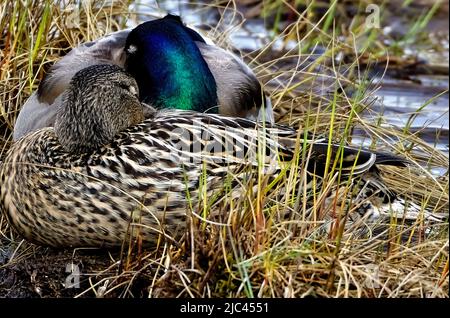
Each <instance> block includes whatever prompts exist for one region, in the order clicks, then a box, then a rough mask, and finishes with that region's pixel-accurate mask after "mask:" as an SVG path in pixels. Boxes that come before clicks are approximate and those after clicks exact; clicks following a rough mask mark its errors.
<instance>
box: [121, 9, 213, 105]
mask: <svg viewBox="0 0 450 318" xmlns="http://www.w3.org/2000/svg"><path fill="white" fill-rule="evenodd" d="M196 41H198V42H204V40H203V38H202V37H201V36H200V35H199V34H198V33H196V32H195V31H193V30H192V29H189V28H187V27H186V26H184V25H183V23H182V21H181V20H180V18H179V17H177V16H173V15H168V16H166V17H165V18H163V19H158V20H154V21H148V22H145V23H143V24H141V25H139V26H138V27H136V28H135V29H133V30H132V31H131V32H130V34H129V36H128V38H127V41H126V45H125V52H126V54H127V58H126V63H125V69H126V70H127V71H128V72H129V73H130V74H131V75H133V77H134V78H136V81H137V82H138V83H139V91H140V99H141V100H142V101H143V102H146V103H148V104H150V105H152V106H154V107H156V108H178V109H185V110H195V111H199V112H204V111H209V112H215V113H217V87H216V82H215V80H214V76H213V75H212V73H211V71H210V69H209V68H208V65H207V63H206V62H205V60H204V59H203V57H202V55H201V53H200V50H199V48H198V47H197V45H196V44H195V42H196Z"/></svg>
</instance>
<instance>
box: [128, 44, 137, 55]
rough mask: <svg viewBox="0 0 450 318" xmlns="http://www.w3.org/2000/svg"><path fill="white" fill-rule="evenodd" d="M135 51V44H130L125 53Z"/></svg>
mask: <svg viewBox="0 0 450 318" xmlns="http://www.w3.org/2000/svg"><path fill="white" fill-rule="evenodd" d="M136 51H137V47H136V45H130V46H129V47H128V48H127V53H128V54H134V53H136Z"/></svg>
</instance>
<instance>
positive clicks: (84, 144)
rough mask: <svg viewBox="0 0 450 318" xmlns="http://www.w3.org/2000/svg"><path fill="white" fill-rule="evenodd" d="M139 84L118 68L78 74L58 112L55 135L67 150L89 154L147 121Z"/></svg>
mask: <svg viewBox="0 0 450 318" xmlns="http://www.w3.org/2000/svg"><path fill="white" fill-rule="evenodd" d="M138 96H139V88H138V85H137V83H136V81H135V80H134V79H133V78H132V77H131V76H130V75H128V74H127V73H126V72H125V71H123V70H122V69H121V68H120V67H118V66H115V65H106V64H105V65H93V66H89V67H87V68H85V69H83V70H81V71H79V72H77V73H76V74H75V76H74V77H73V78H72V80H71V82H70V84H69V87H68V89H67V90H66V91H65V92H64V95H63V102H62V105H61V107H60V108H59V109H58V112H57V115H56V122H55V133H56V135H57V137H58V139H59V141H60V143H61V145H62V146H63V147H64V148H65V150H67V151H69V152H72V153H84V152H90V151H92V150H94V149H97V148H98V147H100V146H102V145H104V144H107V143H109V142H110V141H112V139H113V137H114V136H115V135H116V134H117V133H119V132H120V131H122V130H124V129H126V128H127V127H129V126H132V125H136V124H138V123H140V122H142V121H143V120H144V110H143V106H142V104H141V103H140V101H139V98H138Z"/></svg>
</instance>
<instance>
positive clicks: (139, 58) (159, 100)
mask: <svg viewBox="0 0 450 318" xmlns="http://www.w3.org/2000/svg"><path fill="white" fill-rule="evenodd" d="M102 63H107V64H115V65H119V66H121V67H124V68H125V69H126V70H127V71H128V72H129V73H130V74H132V75H133V77H134V78H135V79H136V80H137V83H138V86H139V89H140V96H139V97H140V100H141V101H142V102H145V103H148V104H151V105H152V106H153V107H155V108H158V109H164V108H178V109H184V110H193V111H198V112H209V113H219V114H222V115H227V116H236V117H247V118H249V119H252V120H265V121H268V122H273V120H274V119H273V112H272V105H271V103H270V100H269V98H268V97H266V95H265V94H264V92H263V91H262V87H261V84H260V83H259V81H258V79H257V78H256V76H255V74H254V73H253V72H252V70H251V69H250V68H249V67H248V66H247V65H246V64H244V63H243V62H242V61H241V60H240V59H239V58H238V57H237V56H236V55H234V54H232V53H231V52H228V51H226V50H223V49H221V48H220V47H218V46H216V45H214V44H213V43H212V41H211V40H210V39H208V38H206V37H202V36H201V35H200V34H199V33H198V32H196V31H194V30H193V29H191V28H188V27H187V26H185V25H184V24H183V22H182V21H181V19H180V17H178V16H174V15H167V16H166V17H164V18H162V19H157V20H153V21H148V22H145V23H142V24H140V25H139V26H137V27H136V28H134V29H133V30H130V29H128V30H123V31H118V32H115V33H112V34H110V35H108V36H105V37H103V38H101V39H99V40H97V41H94V42H89V43H85V44H82V45H80V46H79V47H77V48H74V49H73V50H72V51H71V52H70V53H69V54H67V55H66V56H64V57H63V58H62V59H61V60H59V61H58V62H57V63H55V64H54V65H53V66H52V67H51V68H50V72H49V73H48V74H47V75H46V77H45V78H44V79H43V80H42V82H41V83H40V85H39V88H38V90H37V92H35V93H33V94H32V95H31V96H30V98H29V99H28V100H27V102H26V103H25V104H24V106H23V107H22V110H21V111H20V113H19V116H18V117H17V121H16V124H15V127H14V133H13V139H14V140H17V139H19V138H20V137H22V136H24V135H25V134H27V133H29V132H32V131H35V130H37V129H39V128H43V127H50V126H53V124H54V121H55V118H56V110H57V109H58V107H59V105H60V104H61V101H62V93H63V92H64V91H65V89H66V88H67V86H68V85H69V82H70V79H71V78H72V76H73V75H74V74H75V73H76V72H77V71H79V70H81V69H83V68H85V67H87V66H89V65H94V64H102Z"/></svg>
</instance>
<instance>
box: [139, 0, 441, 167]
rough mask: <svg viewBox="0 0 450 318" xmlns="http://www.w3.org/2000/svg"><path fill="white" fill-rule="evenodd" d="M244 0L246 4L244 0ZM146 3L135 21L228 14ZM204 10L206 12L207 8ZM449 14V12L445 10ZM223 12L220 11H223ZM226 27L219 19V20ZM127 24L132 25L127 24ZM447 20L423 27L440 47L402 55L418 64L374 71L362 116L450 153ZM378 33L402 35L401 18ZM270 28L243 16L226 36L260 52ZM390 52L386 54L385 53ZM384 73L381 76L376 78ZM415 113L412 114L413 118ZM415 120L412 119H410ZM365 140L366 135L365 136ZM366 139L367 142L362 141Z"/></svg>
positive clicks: (199, 20)
mask: <svg viewBox="0 0 450 318" xmlns="http://www.w3.org/2000/svg"><path fill="white" fill-rule="evenodd" d="M244 2H245V1H244ZM144 3H145V5H137V4H133V5H132V6H134V8H133V9H134V10H136V9H137V11H139V12H142V13H143V14H142V15H140V16H138V17H137V21H144V20H147V19H149V17H150V16H155V15H156V16H158V15H159V16H161V15H162V14H164V13H166V12H168V13H172V14H177V15H181V16H182V17H183V20H184V21H185V22H186V23H188V24H189V25H192V26H197V27H200V28H201V27H204V26H205V25H206V26H214V25H216V24H217V22H218V20H219V19H223V18H224V17H225V18H227V17H226V15H219V14H218V12H217V10H216V9H214V8H213V7H211V8H209V9H208V7H207V6H205V4H201V5H192V4H187V3H185V2H180V1H176V0H175V1H174V0H172V1H162V2H158V3H157V4H156V3H155V2H153V1H150V0H147V1H144ZM205 7H206V8H205ZM444 10H448V8H444ZM222 14H223V12H222ZM230 15H232V17H231V18H230V20H233V22H234V23H235V24H236V19H237V20H239V17H238V18H236V15H234V14H230ZM221 22H222V24H224V22H223V21H221ZM130 26H131V25H130ZM448 26H449V21H448V16H446V15H444V17H443V16H442V15H440V16H439V17H434V18H433V19H432V20H431V22H430V23H429V24H428V26H427V32H429V37H430V40H431V41H432V43H433V45H436V46H437V47H438V49H436V50H435V49H430V47H429V46H422V45H420V44H417V43H411V44H409V45H408V47H407V48H406V49H405V50H404V54H407V55H409V56H410V57H411V58H413V59H414V60H416V61H418V62H417V63H416V64H415V65H414V63H413V65H412V66H411V65H408V66H405V67H404V68H402V66H401V65H400V66H397V67H396V68H394V69H390V68H388V69H387V72H384V70H375V71H372V72H371V77H372V79H371V80H372V84H371V86H372V87H369V90H371V91H373V97H374V98H375V100H376V102H375V103H373V104H372V105H371V107H370V110H369V111H366V112H364V113H363V116H364V117H365V118H366V119H369V120H377V119H378V118H379V117H380V115H383V116H384V118H383V120H384V125H387V126H395V127H397V128H400V129H403V128H404V127H406V126H409V130H410V131H411V132H415V133H417V134H419V136H420V137H421V138H422V139H423V140H425V141H426V142H427V143H428V144H430V145H433V146H435V147H436V148H437V149H439V150H441V151H443V152H444V153H446V154H448V151H449V147H448V131H449V109H448V103H449V96H448V87H449V78H448V65H449V55H448V47H449V32H448ZM381 28H382V30H381V32H384V33H400V34H401V33H403V34H405V33H406V32H407V31H408V30H407V26H405V25H403V24H402V23H401V20H400V19H398V18H396V17H395V16H391V17H390V19H389V24H388V25H384V26H383V25H382V26H381ZM271 32H272V31H271V30H268V28H267V27H266V23H265V19H263V18H261V17H258V16H257V17H252V18H247V19H246V20H245V22H244V23H243V24H242V25H239V26H238V27H235V28H233V30H232V32H230V33H229V42H230V44H231V45H232V46H234V47H235V48H237V49H238V50H240V51H241V52H244V53H248V52H252V51H257V50H260V49H261V48H263V47H265V46H266V45H267V44H268V43H270V41H272V39H273V38H274V36H273V33H271ZM278 44H279V45H280V46H281V45H284V47H285V48H288V49H289V46H290V47H291V48H292V47H294V46H295V45H296V44H297V43H295V42H292V41H291V43H289V42H288V43H281V41H280V43H277V42H275V44H273V45H272V46H271V48H272V49H273V48H275V49H276V47H277V45H278ZM387 54H389V52H387ZM380 75H383V76H380ZM413 115H414V116H413ZM412 116H413V118H412ZM359 137H360V136H355V138H354V139H353V140H354V141H356V142H358V140H360V141H362V140H363V138H359ZM364 138H365V137H364ZM366 141H367V140H366ZM435 171H437V173H438V174H442V173H446V171H445V169H437V170H435Z"/></svg>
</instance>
